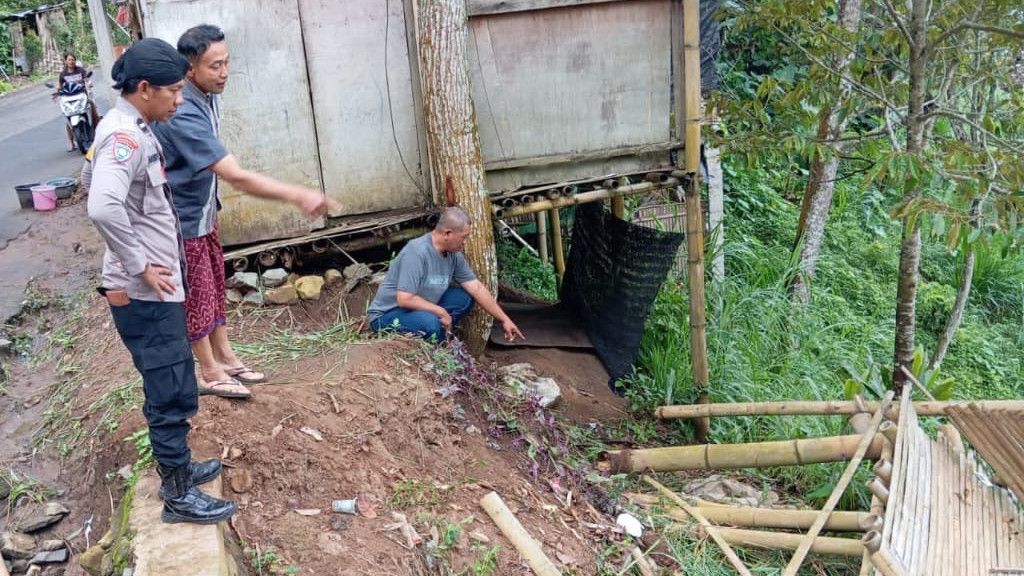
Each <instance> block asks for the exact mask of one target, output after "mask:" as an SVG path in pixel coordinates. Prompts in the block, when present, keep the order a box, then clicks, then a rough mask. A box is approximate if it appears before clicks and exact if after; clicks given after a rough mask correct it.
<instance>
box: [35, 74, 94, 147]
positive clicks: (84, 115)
mask: <svg viewBox="0 0 1024 576" xmlns="http://www.w3.org/2000/svg"><path fill="white" fill-rule="evenodd" d="M90 76H92V72H91V71H90V72H87V73H86V77H87V78H88V77H90ZM46 85H47V86H48V87H50V88H53V83H47V84H46ZM54 96H55V97H57V98H59V102H60V111H61V112H62V113H63V114H64V117H65V118H67V122H68V126H69V127H70V129H71V134H72V136H73V137H74V141H75V146H76V147H77V148H78V151H79V152H81V153H82V154H85V153H86V152H88V151H89V147H90V146H92V140H93V138H94V137H95V136H96V127H95V126H93V124H92V115H91V114H90V113H89V110H90V107H89V92H88V90H86V87H85V86H84V85H82V84H79V83H77V82H65V83H64V86H63V87H62V88H61V89H60V90H58V91H57V92H56V93H54Z"/></svg>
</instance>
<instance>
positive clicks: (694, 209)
mask: <svg viewBox="0 0 1024 576" xmlns="http://www.w3.org/2000/svg"><path fill="white" fill-rule="evenodd" d="M683 108H684V110H683V111H684V118H685V119H686V125H685V135H684V138H683V144H684V148H683V154H682V156H683V158H684V160H685V161H684V163H683V168H684V169H685V171H686V174H687V176H688V177H689V181H688V182H687V186H686V264H687V274H688V280H689V287H690V294H689V295H690V366H691V367H692V370H693V387H694V388H695V389H696V390H697V403H698V404H707V403H709V402H710V398H709V396H708V381H709V379H710V377H709V376H708V350H707V339H706V335H705V326H706V320H705V318H706V311H705V306H704V213H703V211H702V210H701V200H700V125H701V116H702V114H701V109H700V0H683ZM710 425H711V420H710V419H709V418H701V419H698V420H697V421H696V422H695V423H694V435H695V437H696V438H697V441H698V442H707V438H708V428H709V427H710Z"/></svg>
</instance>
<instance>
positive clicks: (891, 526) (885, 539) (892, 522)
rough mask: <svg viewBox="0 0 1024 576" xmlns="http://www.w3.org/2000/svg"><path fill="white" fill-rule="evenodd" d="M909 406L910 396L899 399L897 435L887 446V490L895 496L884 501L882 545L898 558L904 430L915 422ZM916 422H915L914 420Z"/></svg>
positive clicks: (905, 457)
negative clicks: (890, 470)
mask: <svg viewBox="0 0 1024 576" xmlns="http://www.w3.org/2000/svg"><path fill="white" fill-rule="evenodd" d="M909 406H910V395H909V394H906V395H904V397H903V398H902V399H900V413H901V416H900V418H899V420H898V424H897V427H898V433H897V438H896V443H895V444H889V445H890V446H892V448H893V463H892V467H893V475H892V480H891V481H890V483H889V489H890V490H892V491H895V492H896V494H897V496H896V497H894V498H890V499H887V500H886V501H885V522H884V523H883V524H882V543H881V545H882V546H883V547H888V551H889V552H891V553H893V554H895V555H897V556H899V551H898V550H896V543H898V542H899V539H900V538H902V532H901V528H900V518H901V516H902V514H903V506H902V502H901V500H900V498H901V497H902V494H903V489H902V486H903V485H904V484H905V483H906V476H907V470H906V467H907V461H908V459H907V454H908V447H907V444H908V443H907V433H906V430H907V429H908V428H909V427H910V425H911V420H915V419H914V417H913V412H912V410H910V409H909ZM915 421H916V420H915Z"/></svg>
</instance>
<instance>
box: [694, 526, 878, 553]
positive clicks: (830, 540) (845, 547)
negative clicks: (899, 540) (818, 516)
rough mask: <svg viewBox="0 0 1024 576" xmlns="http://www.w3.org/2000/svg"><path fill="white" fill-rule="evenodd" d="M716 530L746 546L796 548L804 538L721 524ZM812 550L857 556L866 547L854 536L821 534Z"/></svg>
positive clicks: (796, 535) (726, 537)
mask: <svg viewBox="0 0 1024 576" xmlns="http://www.w3.org/2000/svg"><path fill="white" fill-rule="evenodd" d="M714 530H715V531H717V532H718V533H719V535H720V536H721V537H722V538H723V539H725V541H726V542H728V543H729V544H731V545H733V546H741V547H744V548H766V549H769V550H796V547H797V546H799V545H800V540H801V539H802V536H800V535H799V534H787V533H785V532H762V531H759V530H744V529H742V528H723V527H721V526H716V527H714ZM811 552H812V553H814V554H827V555H832V556H847V557H850V558H856V557H857V556H860V555H861V554H862V553H863V552H864V547H863V546H861V544H860V541H859V540H854V539H853V538H835V537H832V536H821V537H819V538H816V539H815V540H814V544H813V545H812V546H811Z"/></svg>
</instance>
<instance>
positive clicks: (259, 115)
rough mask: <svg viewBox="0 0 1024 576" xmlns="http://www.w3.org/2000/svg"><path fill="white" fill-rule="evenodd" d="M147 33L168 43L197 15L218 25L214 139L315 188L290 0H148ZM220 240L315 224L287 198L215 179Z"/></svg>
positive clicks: (259, 166)
mask: <svg viewBox="0 0 1024 576" xmlns="http://www.w3.org/2000/svg"><path fill="white" fill-rule="evenodd" d="M146 6H147V18H146V24H147V28H148V31H149V34H150V36H155V37H157V38H162V39H164V40H167V41H169V42H170V43H171V44H172V45H174V44H176V43H177V40H178V37H179V36H180V35H181V33H182V32H184V31H185V30H187V29H188V28H191V27H192V26H195V25H196V24H199V23H202V22H211V23H215V24H217V25H218V26H220V27H221V28H222V29H223V30H224V34H225V36H226V41H227V45H228V49H229V51H230V53H231V77H230V80H229V81H228V85H227V89H226V90H225V92H224V95H223V98H222V99H221V114H222V116H223V119H222V120H221V123H220V129H221V140H223V141H224V144H225V145H226V146H227V149H228V150H230V151H231V152H232V153H233V154H234V155H235V156H237V157H238V161H239V163H240V164H241V165H242V166H243V167H245V168H249V169H251V170H255V171H257V172H260V173H263V174H267V175H269V176H273V177H275V178H277V179H279V180H283V181H285V182H291V183H294V184H301V185H305V186H310V187H313V188H321V179H320V157H319V153H318V150H317V141H316V128H315V125H314V120H313V107H312V104H311V102H310V87H309V79H308V77H307V74H306V66H305V54H304V53H305V48H304V46H303V39H302V27H301V24H300V17H299V7H298V3H297V2H295V0H264V1H262V2H260V4H259V9H253V7H252V2H251V1H250V0H193V1H188V2H183V1H176V0H149V1H148V2H146ZM220 196H221V201H222V203H223V206H224V209H223V210H222V211H221V213H220V237H221V241H222V242H223V243H224V245H226V246H230V245H234V244H246V243H250V242H259V241H263V240H273V239H278V238H286V237H290V236H298V235H301V234H305V233H307V232H309V231H311V230H315V229H318V228H321V227H322V226H323V224H324V219H323V218H316V219H310V218H307V217H306V216H305V215H304V214H302V212H300V211H299V210H298V209H297V208H294V207H292V206H291V205H286V204H282V203H279V202H273V201H270V200H263V199H260V198H254V197H252V196H249V195H248V194H244V193H242V192H239V191H237V190H234V189H232V188H231V187H230V186H228V185H226V184H225V183H223V182H222V183H221V185H220Z"/></svg>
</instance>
